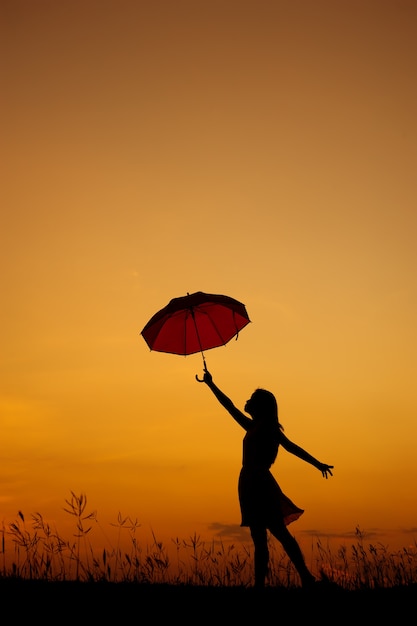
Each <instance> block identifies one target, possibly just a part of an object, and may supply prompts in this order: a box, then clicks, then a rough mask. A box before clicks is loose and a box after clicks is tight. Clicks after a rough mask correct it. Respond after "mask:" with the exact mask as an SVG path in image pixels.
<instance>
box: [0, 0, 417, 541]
mask: <svg viewBox="0 0 417 626" xmlns="http://www.w3.org/2000/svg"><path fill="white" fill-rule="evenodd" d="M0 18H1V37H0V46H1V63H2V94H3V96H2V99H1V100H2V103H1V107H2V116H1V118H2V141H1V144H2V155H3V159H2V183H1V188H2V191H1V197H2V202H1V204H2V220H1V224H2V230H1V234H2V245H1V247H0V255H1V266H0V272H1V285H2V305H1V308H0V322H1V323H0V333H1V352H0V407H1V409H0V410H1V415H0V419H1V439H2V453H1V458H0V484H1V489H0V521H2V522H4V523H5V524H8V523H9V522H11V521H13V520H14V519H15V518H16V516H17V513H18V511H22V512H23V513H24V515H25V517H26V518H30V515H31V514H32V513H35V512H40V513H42V514H43V515H44V516H45V517H46V518H48V519H52V520H54V521H55V522H56V524H57V526H58V528H66V526H65V525H66V524H67V518H68V516H67V515H66V514H65V512H64V511H63V507H64V506H65V499H67V498H68V497H70V493H71V491H73V492H75V493H76V494H79V493H85V494H86V495H87V498H88V510H89V511H91V510H97V514H98V519H100V521H101V523H102V526H103V527H105V528H106V527H107V526H108V524H110V523H111V522H114V521H116V518H117V515H118V513H119V512H121V513H122V515H125V516H126V515H128V516H131V517H132V518H137V519H138V521H139V522H140V524H141V533H142V534H141V536H143V537H144V538H145V537H146V538H147V537H148V536H149V534H150V532H151V530H153V531H154V532H155V534H156V536H157V537H158V538H160V539H161V540H163V541H167V542H169V541H170V539H171V538H174V537H180V538H184V539H185V538H187V537H188V536H190V535H192V534H193V533H194V532H196V533H198V534H199V535H201V536H203V537H207V538H208V539H212V538H213V537H217V533H222V535H221V536H222V537H223V538H224V539H225V540H227V539H230V538H233V539H234V540H236V539H244V538H245V537H246V538H247V537H248V534H247V532H246V531H247V529H244V530H242V529H240V527H239V524H240V512H239V506H238V500H237V478H238V473H239V470H240V463H241V450H242V437H243V431H242V430H241V429H240V428H239V426H238V425H237V424H236V423H234V422H233V420H232V419H231V418H230V416H229V415H228V414H227V413H226V412H225V411H224V409H222V408H221V407H220V405H218V404H217V402H216V400H215V399H214V398H213V396H212V395H211V393H210V391H209V389H207V388H206V386H204V385H201V384H199V383H197V382H196V380H195V375H196V374H199V375H201V373H202V358H201V355H199V354H196V355H192V356H187V357H182V356H176V355H171V354H163V353H158V352H153V351H150V350H149V348H148V346H147V345H146V343H145V341H144V340H143V338H142V337H141V335H140V332H141V330H142V328H143V326H144V325H145V324H146V322H147V321H148V319H149V318H150V317H151V316H152V315H153V314H154V313H155V312H156V311H157V310H159V309H160V308H162V307H163V306H165V305H166V304H167V303H168V302H169V300H171V299H172V298H174V297H179V296H182V295H185V294H186V293H187V292H189V293H192V292H194V291H206V292H209V293H217V294H227V295H229V296H232V297H233V298H236V299H238V300H240V301H241V302H243V303H244V304H245V305H246V308H247V311H248V313H249V316H250V319H251V323H250V324H249V325H248V326H247V327H246V328H245V329H243V330H242V332H241V333H240V334H239V338H238V340H237V341H234V340H232V341H231V342H230V343H229V344H227V345H226V346H224V347H221V348H217V349H214V350H210V351H208V352H206V353H205V357H206V361H207V365H208V368H209V369H210V371H211V372H212V374H213V378H214V380H215V382H216V383H217V384H218V385H219V386H220V387H221V388H222V389H223V390H224V391H225V392H226V393H227V394H228V395H230V396H231V397H232V399H233V400H234V401H235V403H236V404H237V405H238V406H239V407H241V408H242V409H243V406H244V404H245V401H246V399H247V398H248V397H249V396H250V395H251V393H252V392H253V390H254V389H255V388H256V387H258V386H261V387H265V388H267V389H270V390H271V391H272V392H274V393H275V394H276V396H277V399H278V403H279V411H280V420H281V422H282V423H283V425H284V428H285V433H286V434H287V436H288V437H289V438H290V439H293V440H294V441H295V442H296V443H298V444H299V445H301V446H302V447H304V448H305V449H306V450H308V451H309V452H310V453H311V454H313V455H314V456H316V457H317V458H318V459H319V460H320V461H322V462H325V463H329V464H333V465H334V476H333V478H331V479H329V480H327V481H326V480H323V479H322V477H321V474H320V473H319V472H318V471H317V470H316V469H314V468H313V467H312V466H310V465H307V464H306V463H303V462H302V461H300V460H299V459H297V458H295V457H292V456H290V455H289V454H288V453H286V452H285V451H284V450H281V451H280V453H279V458H278V460H277V462H276V464H275V465H274V466H273V473H274V475H275V477H276V478H277V479H278V481H279V482H280V484H281V487H282V489H283V490H284V492H285V493H287V495H289V496H290V497H291V499H293V500H294V502H295V503H296V504H297V505H298V506H300V507H301V508H303V509H305V513H304V515H303V516H302V517H301V518H300V519H299V520H298V521H297V522H296V523H294V524H293V525H292V526H291V531H292V532H293V533H294V534H295V536H296V537H297V538H298V539H299V540H300V542H301V543H302V545H307V544H308V543H309V542H311V538H312V537H315V536H316V535H320V536H321V537H333V538H335V539H336V540H337V542H339V543H342V542H344V541H345V540H347V539H348V538H349V536H351V535H353V534H354V533H355V528H356V527H357V526H359V527H360V528H361V529H362V530H363V531H366V533H368V536H369V539H370V541H372V542H377V541H382V542H384V543H386V544H388V545H389V546H392V547H395V546H400V547H401V546H405V545H409V544H414V543H415V541H416V540H417V498H416V484H417V455H416V440H417V385H416V378H417V356H416V355H417V325H416V319H417V289H416V287H417V281H416V270H417V245H416V241H417V239H416V236H417V210H416V199H417V177H416V164H417V149H416V146H417V122H416V120H417V117H416V111H417V81H416V78H417V38H416V27H417V2H416V1H415V0H333V1H331V0H276V1H273V0H269V1H266V0H256V1H255V0H250V1H249V0H230V1H229V0H211V1H206V0H201V1H199V0H194V1H192V0H184V1H183V0H178V1H177V0H154V1H152V2H149V1H145V0H143V1H142V0H136V1H134V0H55V1H54V0H49V1H46V0H3V1H2V2H1V8H0ZM69 521H70V523H73V522H72V521H71V520H69Z"/></svg>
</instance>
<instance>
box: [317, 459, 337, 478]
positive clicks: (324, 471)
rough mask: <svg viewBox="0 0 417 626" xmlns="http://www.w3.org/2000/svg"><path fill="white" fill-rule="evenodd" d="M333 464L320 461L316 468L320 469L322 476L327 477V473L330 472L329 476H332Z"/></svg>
mask: <svg viewBox="0 0 417 626" xmlns="http://www.w3.org/2000/svg"><path fill="white" fill-rule="evenodd" d="M333 467H334V465H327V464H326V463H320V465H319V467H318V469H319V470H320V471H321V473H322V475H323V478H328V475H327V474H330V476H333V472H332V469H333Z"/></svg>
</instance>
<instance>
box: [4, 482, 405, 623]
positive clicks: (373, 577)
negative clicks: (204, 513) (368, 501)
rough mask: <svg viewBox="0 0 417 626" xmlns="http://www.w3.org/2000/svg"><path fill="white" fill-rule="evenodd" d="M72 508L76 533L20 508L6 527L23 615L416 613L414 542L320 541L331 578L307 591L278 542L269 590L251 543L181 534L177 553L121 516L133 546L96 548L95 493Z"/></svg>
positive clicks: (344, 617) (47, 619) (9, 565)
mask: <svg viewBox="0 0 417 626" xmlns="http://www.w3.org/2000/svg"><path fill="white" fill-rule="evenodd" d="M65 511H66V512H67V513H68V514H69V515H70V516H72V518H73V519H74V525H75V528H74V533H73V534H72V537H71V539H70V540H68V539H65V538H63V537H61V536H60V535H59V534H58V532H57V531H56V530H52V529H51V527H50V526H49V524H48V523H47V522H46V521H45V520H44V519H43V517H42V515H41V514H40V513H36V514H34V515H32V517H31V520H30V522H29V521H27V520H26V519H25V517H24V515H23V514H22V513H19V515H18V517H17V519H16V520H14V521H12V522H10V523H9V524H8V525H6V524H4V525H3V528H2V529H1V531H0V533H1V535H0V536H1V551H0V557H1V558H2V563H1V567H0V598H1V601H2V606H3V610H4V612H7V614H9V615H10V616H12V617H13V616H14V617H15V618H16V619H17V618H21V619H24V618H27V619H30V620H31V621H33V620H35V621H34V622H33V623H37V621H42V624H45V623H51V624H52V623H54V624H56V623H57V621H58V622H59V621H60V620H64V618H65V621H67V620H68V619H70V620H71V621H74V622H77V623H81V624H90V623H91V622H94V623H97V620H102V619H103V620H104V619H106V620H112V621H113V620H118V621H120V620H121V619H123V620H124V619H130V620H131V619H134V620H135V621H136V617H137V619H138V621H146V623H149V622H150V621H152V622H156V623H157V624H158V623H160V622H161V621H166V620H168V619H172V620H175V621H177V620H178V619H180V620H181V621H182V623H188V622H189V623H191V622H192V623H195V622H196V621H206V620H216V621H219V620H220V621H221V622H222V623H223V622H224V621H229V620H235V619H239V621H241V622H242V623H243V624H245V623H247V620H249V621H252V620H256V624H261V623H263V622H265V623H266V622H267V621H268V623H269V622H270V621H271V620H274V619H277V620H278V621H279V619H280V618H282V617H284V616H285V617H286V618H291V619H311V618H314V619H317V620H319V619H320V620H323V619H325V620H326V621H330V620H331V621H332V623H334V622H336V623H345V622H346V621H355V622H356V623H358V624H362V623H363V624H365V623H368V622H370V621H371V622H372V623H374V622H375V620H377V619H381V620H382V619H384V620H386V619H389V618H392V619H395V620H396V622H397V621H398V620H399V619H401V617H404V619H406V618H407V619H409V616H410V617H411V616H413V615H414V616H415V607H416V606H417V546H415V545H414V546H412V547H408V548H404V549H402V550H399V551H397V552H390V551H389V550H388V548H386V547H385V546H383V545H373V544H368V543H367V542H366V541H365V537H364V536H363V534H362V533H361V532H360V530H359V529H357V535H356V543H355V544H353V545H351V546H350V548H349V549H348V548H346V547H340V548H339V549H338V550H336V552H335V553H332V552H331V551H330V549H328V548H326V547H325V546H323V545H322V544H321V542H320V541H317V543H316V545H315V548H314V558H313V563H312V565H313V567H312V570H313V572H314V573H315V575H316V576H318V577H319V578H320V579H321V581H322V582H320V583H318V584H317V585H316V586H315V588H314V589H312V590H309V591H306V590H303V589H301V587H300V584H299V580H298V578H297V574H296V572H295V570H294V568H293V566H292V564H291V562H290V561H289V560H288V558H287V557H286V555H285V554H284V553H283V552H282V551H280V550H279V548H277V547H276V544H275V545H274V547H272V546H271V564H270V572H269V576H268V584H267V587H266V588H265V589H264V590H262V591H259V590H255V589H253V587H252V583H253V561H252V554H251V549H248V548H246V547H242V546H241V547H236V546H234V545H231V544H228V545H227V546H225V545H223V544H222V543H221V542H216V543H212V542H210V543H206V542H204V541H201V540H200V538H199V537H198V536H196V535H194V536H193V537H190V538H188V539H187V540H184V541H180V540H179V539H175V541H174V540H173V542H172V543H173V545H172V546H171V548H173V551H174V555H175V557H174V559H172V557H171V556H169V555H168V552H167V550H166V546H164V545H163V544H162V543H160V542H158V540H157V538H156V537H154V541H153V543H152V544H151V545H148V546H143V545H141V543H140V541H139V540H138V535H137V530H138V524H137V522H135V521H132V520H131V519H129V518H121V517H120V516H119V518H118V524H116V526H118V530H123V531H125V532H126V533H128V537H129V544H128V545H129V546H130V547H129V549H128V550H126V549H122V548H121V547H120V546H119V545H115V546H110V547H109V548H104V549H103V550H101V551H100V554H96V553H94V551H93V549H92V543H91V533H92V532H93V528H94V526H95V523H96V522H97V516H96V513H88V511H87V498H86V496H85V495H83V494H81V495H79V496H77V495H76V494H74V493H71V497H70V498H69V499H68V500H66V507H65ZM171 554H172V549H171ZM145 616H148V617H146V619H145Z"/></svg>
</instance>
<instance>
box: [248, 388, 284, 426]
mask: <svg viewBox="0 0 417 626" xmlns="http://www.w3.org/2000/svg"><path fill="white" fill-rule="evenodd" d="M252 397H253V399H254V400H255V401H256V403H257V405H258V406H259V408H260V409H261V410H260V412H259V414H260V415H262V421H264V422H266V423H267V424H269V425H270V426H278V428H279V429H280V430H284V427H283V426H282V424H280V421H279V419H278V403H277V400H276V398H275V396H274V394H273V393H271V392H270V391H267V390H266V389H261V388H258V389H256V390H255V391H254V393H253V396H252Z"/></svg>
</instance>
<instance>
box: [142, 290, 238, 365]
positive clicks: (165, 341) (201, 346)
mask: <svg viewBox="0 0 417 626" xmlns="http://www.w3.org/2000/svg"><path fill="white" fill-rule="evenodd" d="M249 322H250V319H249V316H248V313H247V311H246V308H245V305H244V304H242V303H241V302H239V301H238V300H235V299H234V298H230V297H229V296H222V295H218V294H211V293H203V292H202V291H197V292H196V293H192V294H187V295H186V296H182V297H180V298H174V299H173V300H171V301H170V302H169V303H168V304H167V305H166V306H165V307H164V308H163V309H161V310H160V311H158V312H157V313H155V315H154V316H153V317H151V319H150V320H149V322H148V323H147V324H146V326H145V327H144V328H143V330H142V332H141V335H142V337H143V338H144V340H145V341H146V343H147V344H148V346H149V348H150V349H151V350H155V351H157V352H168V353H171V354H181V355H183V356H186V355H188V354H194V353H196V352H201V354H202V356H203V364H204V369H205V368H206V361H205V358H204V350H210V349H211V348H217V347H218V346H224V345H226V343H227V342H228V341H230V339H232V337H234V336H236V339H237V337H238V335H239V331H240V330H241V329H242V328H244V327H245V326H246V325H247V324H249Z"/></svg>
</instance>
